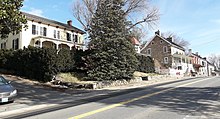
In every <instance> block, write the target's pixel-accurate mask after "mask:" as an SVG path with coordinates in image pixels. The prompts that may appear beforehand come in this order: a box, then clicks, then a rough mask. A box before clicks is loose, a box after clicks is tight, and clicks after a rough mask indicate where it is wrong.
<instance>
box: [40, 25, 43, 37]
mask: <svg viewBox="0 0 220 119" xmlns="http://www.w3.org/2000/svg"><path fill="white" fill-rule="evenodd" d="M40 35H41V36H43V27H40Z"/></svg>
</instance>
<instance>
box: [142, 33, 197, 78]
mask: <svg viewBox="0 0 220 119" xmlns="http://www.w3.org/2000/svg"><path fill="white" fill-rule="evenodd" d="M141 53H142V54H145V55H147V56H151V57H152V58H153V60H154V63H155V71H156V72H157V73H160V74H168V75H190V71H193V70H194V69H193V66H192V63H191V57H189V56H188V55H186V53H185V49H184V48H183V47H181V46H179V45H178V44H176V43H174V42H173V39H172V38H171V37H170V38H164V37H162V36H161V35H160V31H157V32H155V36H154V37H153V38H152V40H150V41H149V42H147V44H145V46H144V47H143V48H142V49H141Z"/></svg>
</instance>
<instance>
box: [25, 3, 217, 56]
mask: <svg viewBox="0 0 220 119" xmlns="http://www.w3.org/2000/svg"><path fill="white" fill-rule="evenodd" d="M73 2H74V0H25V1H24V6H23V7H22V11H25V12H29V13H32V14H35V15H40V16H43V17H46V18H49V19H53V20H57V21H60V22H63V23H66V21H67V20H70V19H71V20H73V25H74V26H76V27H78V28H82V27H81V26H80V24H79V23H78V22H77V21H76V20H75V19H74V17H73V15H72V13H71V6H72V3H73ZM151 4H152V5H153V6H155V7H158V8H159V10H160V14H161V16H160V17H161V18H160V20H159V22H158V25H157V26H155V28H154V29H153V30H149V35H151V36H149V37H152V35H153V33H154V32H155V31H156V30H158V29H159V30H160V31H161V32H174V33H176V34H177V35H178V36H180V37H182V38H183V39H185V40H187V41H189V43H190V44H191V45H190V46H189V48H191V49H192V50H193V52H199V54H200V55H201V56H203V57H205V56H206V57H207V56H209V55H210V54H218V55H220V52H219V51H220V12H219V11H220V0H151Z"/></svg>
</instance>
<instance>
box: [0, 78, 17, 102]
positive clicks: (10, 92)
mask: <svg viewBox="0 0 220 119" xmlns="http://www.w3.org/2000/svg"><path fill="white" fill-rule="evenodd" d="M16 96H17V90H16V89H15V88H14V87H13V86H12V85H11V82H10V81H8V80H6V79H5V78H4V77H3V76H0V103H6V102H13V101H14V99H15V97H16Z"/></svg>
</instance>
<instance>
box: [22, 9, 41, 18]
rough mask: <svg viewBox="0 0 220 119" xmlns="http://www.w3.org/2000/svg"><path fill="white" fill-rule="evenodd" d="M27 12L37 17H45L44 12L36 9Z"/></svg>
mask: <svg viewBox="0 0 220 119" xmlns="http://www.w3.org/2000/svg"><path fill="white" fill-rule="evenodd" d="M26 12H27V13H30V14H33V15H37V16H43V10H40V9H36V8H30V11H26Z"/></svg>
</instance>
